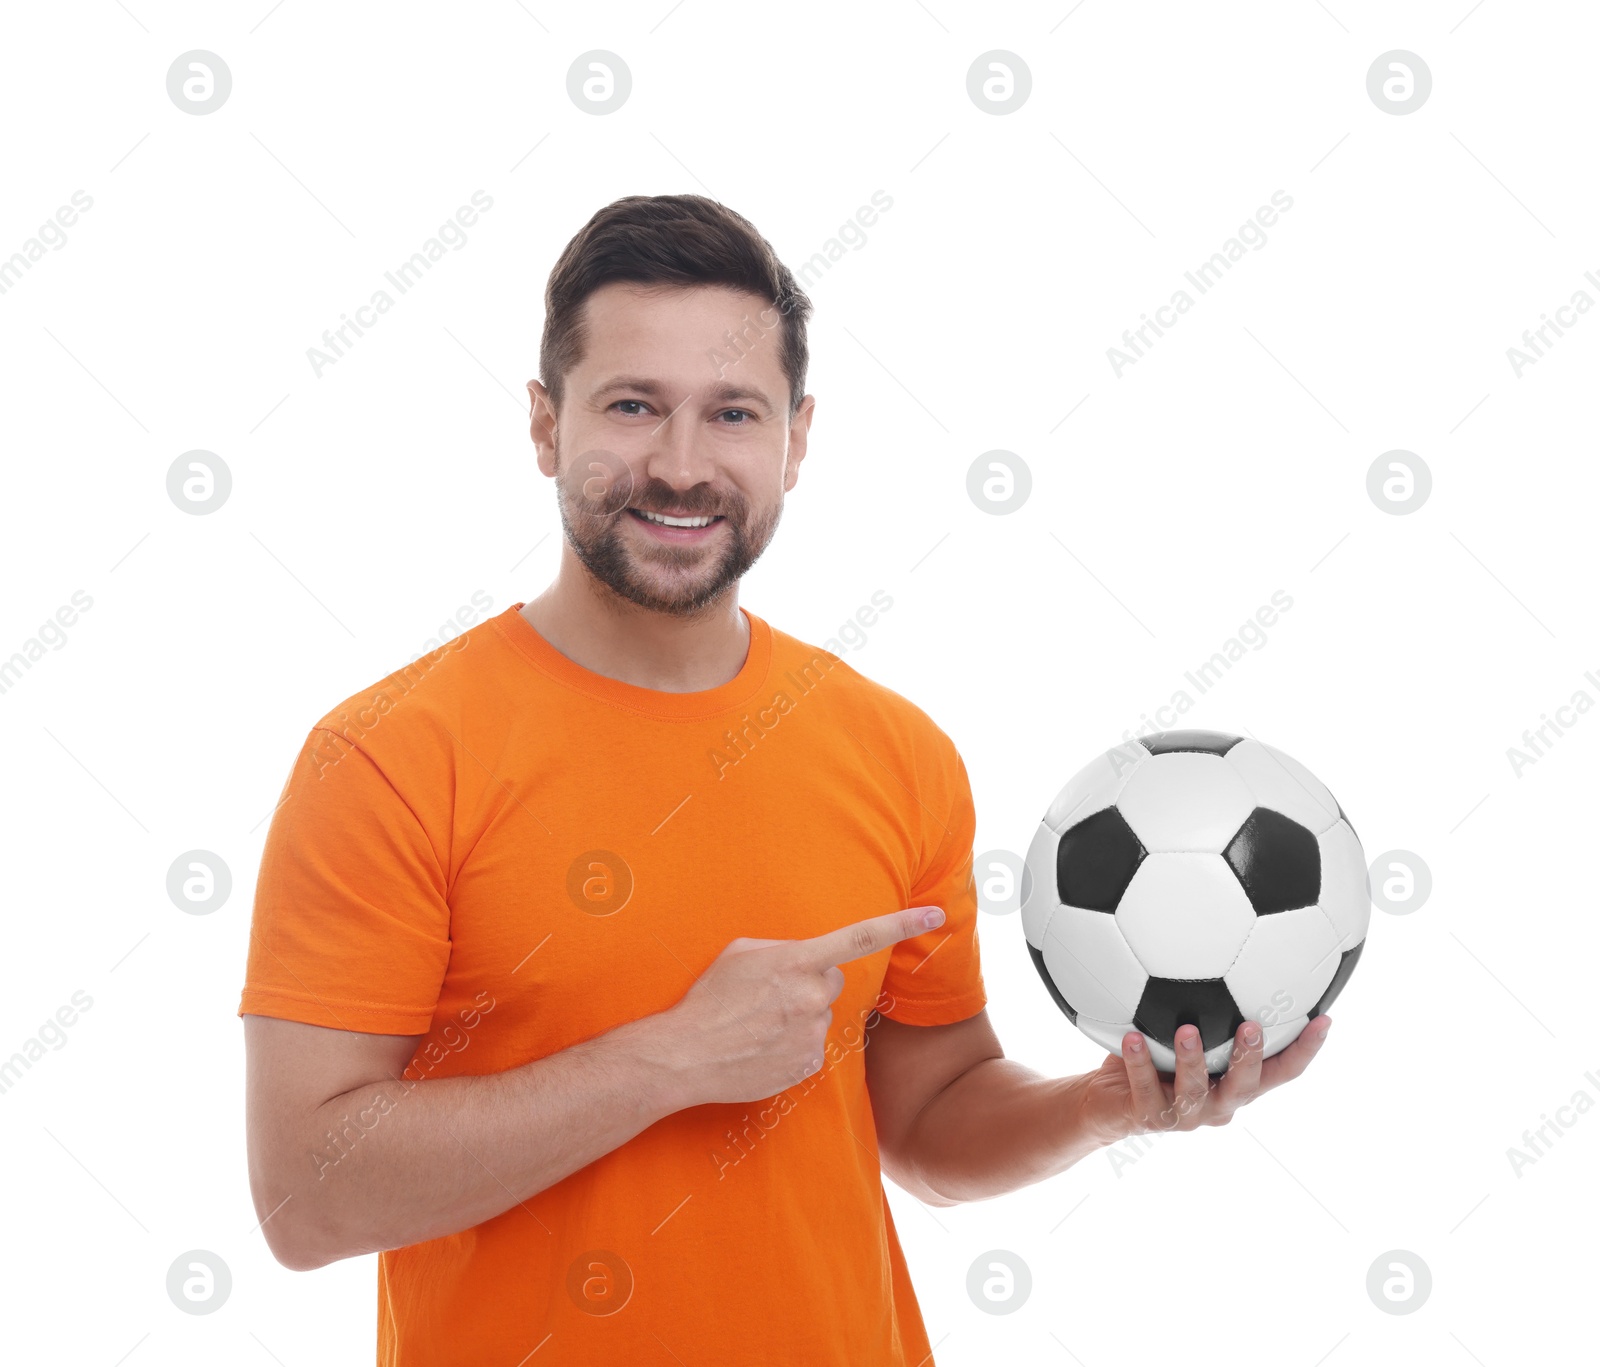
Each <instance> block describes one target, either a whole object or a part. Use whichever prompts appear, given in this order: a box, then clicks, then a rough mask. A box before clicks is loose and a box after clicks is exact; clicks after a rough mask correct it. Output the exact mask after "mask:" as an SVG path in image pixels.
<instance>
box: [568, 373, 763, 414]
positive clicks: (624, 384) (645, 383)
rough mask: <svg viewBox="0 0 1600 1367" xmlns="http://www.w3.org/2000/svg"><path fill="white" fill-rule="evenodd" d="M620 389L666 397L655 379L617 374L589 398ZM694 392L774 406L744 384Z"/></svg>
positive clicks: (760, 392)
mask: <svg viewBox="0 0 1600 1367" xmlns="http://www.w3.org/2000/svg"><path fill="white" fill-rule="evenodd" d="M621 390H632V391H633V392H634V393H636V394H645V395H648V396H649V397H650V398H652V399H657V400H660V399H664V398H665V397H666V387H665V386H664V385H662V384H660V383H658V382H657V381H655V380H650V379H645V378H644V377H643V376H639V375H617V376H613V377H612V378H611V379H609V380H607V381H606V382H605V383H604V384H602V385H601V386H600V387H599V388H597V389H594V390H591V391H590V394H589V398H590V400H591V401H596V400H599V399H603V398H605V397H606V396H607V395H608V394H615V393H618V392H619V391H621ZM696 392H703V393H704V394H706V395H707V396H708V397H709V398H710V399H711V400H712V401H713V402H715V403H749V402H751V401H752V400H753V401H754V402H756V403H759V404H761V405H762V406H763V407H765V408H768V409H773V408H775V407H776V405H775V404H774V403H773V402H772V400H771V399H769V398H768V397H767V395H766V393H765V391H763V390H760V389H756V388H753V387H749V386H744V385H734V384H718V385H713V386H711V387H710V388H709V389H706V390H703V391H696Z"/></svg>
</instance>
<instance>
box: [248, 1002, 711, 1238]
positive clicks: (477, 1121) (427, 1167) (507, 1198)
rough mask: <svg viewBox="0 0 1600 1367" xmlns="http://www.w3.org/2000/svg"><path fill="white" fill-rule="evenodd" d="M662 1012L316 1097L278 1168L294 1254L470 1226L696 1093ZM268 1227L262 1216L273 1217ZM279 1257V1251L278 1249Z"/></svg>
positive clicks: (605, 1150)
mask: <svg viewBox="0 0 1600 1367" xmlns="http://www.w3.org/2000/svg"><path fill="white" fill-rule="evenodd" d="M658 1019H659V1018H657V1017H647V1018H646V1019H644V1020H640V1021H633V1022H629V1023H628V1024H626V1025H623V1026H619V1027H618V1028H617V1029H615V1030H612V1031H609V1032H607V1033H606V1034H604V1035H600V1036H597V1037H596V1038H594V1039H591V1040H586V1041H584V1042H583V1043H580V1044H577V1045H574V1046H572V1047H571V1048H568V1049H564V1050H562V1051H560V1052H559V1053H556V1054H552V1055H550V1056H549V1057H547V1058H542V1059H536V1060H534V1061H533V1062H531V1063H528V1064H525V1065H523V1066H522V1067H519V1068H513V1069H510V1070H508V1071H506V1072H502V1073H494V1074H488V1075H485V1076H481V1077H470V1076H463V1077H450V1078H437V1079H430V1080H425V1081H418V1082H413V1081H408V1080H404V1079H401V1080H386V1081H383V1082H374V1083H369V1084H367V1085H365V1086H362V1087H358V1088H355V1089H353V1090H352V1091H349V1092H347V1093H345V1094H343V1095H341V1096H336V1097H333V1098H332V1099H330V1100H329V1101H327V1102H325V1103H324V1104H323V1105H322V1106H321V1107H319V1108H318V1110H317V1112H316V1114H315V1116H314V1117H312V1118H311V1120H310V1121H309V1122H308V1123H307V1126H306V1129H305V1134H306V1136H307V1139H308V1143H307V1144H306V1151H305V1152H304V1153H303V1154H300V1155H297V1158H298V1161H297V1162H296V1161H295V1159H290V1160H289V1162H290V1167H289V1171H288V1173H287V1174H284V1177H285V1179H286V1181H285V1182H280V1184H279V1185H280V1186H283V1187H285V1190H283V1191H282V1193H281V1194H280V1195H279V1196H278V1198H277V1199H278V1200H279V1201H282V1199H283V1197H284V1196H289V1195H292V1200H291V1201H290V1202H289V1203H288V1204H287V1205H285V1206H282V1207H280V1209H281V1213H280V1214H279V1215H277V1216H275V1217H273V1218H274V1219H275V1220H286V1221H287V1226H288V1230H289V1231H290V1232H289V1233H287V1235H286V1242H288V1243H289V1244H290V1245H291V1251H290V1259H285V1260H286V1261H290V1260H291V1259H292V1262H291V1265H298V1266H304V1267H320V1266H322V1265H324V1264H325V1263H329V1262H334V1261H336V1260H338V1259H340V1258H349V1257H354V1256H356V1255H358V1254H362V1253H371V1252H377V1251H380V1250H383V1249H390V1248H400V1247H404V1246H405V1245H407V1244H414V1243H419V1242H421V1241H423V1240H426V1239H433V1238H438V1237H440V1236H442V1235H445V1234H453V1233H456V1232H457V1231H459V1230H463V1229H468V1228H470V1227H471V1226H473V1225H476V1224H480V1223H481V1222H483V1221H484V1220H488V1219H491V1218H493V1217H494V1216H496V1215H499V1214H500V1213H501V1212H503V1211H505V1210H509V1209H510V1208H512V1207H513V1206H515V1205H517V1204H518V1203H519V1202H522V1201H525V1200H527V1199H528V1198H530V1197H532V1196H534V1195H535V1194H537V1193H538V1192H541V1191H543V1190H544V1189H545V1188H546V1187H549V1186H552V1185H554V1184H555V1183H557V1182H559V1181H561V1179H562V1178H564V1177H567V1176H568V1175H570V1174H571V1173H574V1172H576V1171H578V1169H580V1168H582V1167H585V1166H586V1165H587V1164H589V1163H592V1162H593V1161H594V1160H595V1159H597V1158H599V1157H601V1156H602V1155H604V1154H607V1153H610V1152H611V1151H612V1150H613V1149H615V1148H618V1147H619V1146H621V1145H622V1144H625V1143H626V1142H627V1141H628V1140H630V1139H632V1138H633V1137H634V1136H635V1135H636V1134H638V1133H639V1132H640V1131H642V1130H644V1129H647V1128H648V1127H649V1126H650V1125H653V1124H654V1123H655V1122H656V1121H657V1120H660V1119H661V1118H662V1117H663V1116H666V1115H670V1114H672V1113H673V1112H674V1111H676V1110H679V1109H682V1107H683V1106H684V1105H687V1104H692V1103H691V1098H690V1096H689V1093H688V1091H687V1088H686V1085H685V1080H684V1078H683V1076H682V1074H681V1071H680V1070H678V1069H677V1068H676V1067H675V1065H674V1064H673V1062H672V1060H671V1057H670V1054H669V1052H668V1051H667V1050H666V1049H664V1048H662V1047H661V1034H660V1032H659V1030H658V1028H657V1022H658ZM269 1229H270V1226H269ZM280 1256H282V1255H280Z"/></svg>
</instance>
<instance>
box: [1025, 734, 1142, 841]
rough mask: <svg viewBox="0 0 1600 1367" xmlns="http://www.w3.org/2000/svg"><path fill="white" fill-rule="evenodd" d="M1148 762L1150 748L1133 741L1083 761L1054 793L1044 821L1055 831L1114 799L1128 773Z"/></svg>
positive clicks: (1101, 809) (1063, 828)
mask: <svg viewBox="0 0 1600 1367" xmlns="http://www.w3.org/2000/svg"><path fill="white" fill-rule="evenodd" d="M1148 763H1150V752H1149V751H1148V750H1146V749H1145V748H1144V746H1142V745H1139V744H1137V743H1133V744H1129V745H1118V746H1113V747H1112V748H1111V749H1110V750H1107V751H1106V752H1105V753H1104V754H1103V755H1100V756H1098V757H1096V758H1095V759H1092V760H1090V761H1089V763H1088V764H1085V765H1084V766H1083V768H1081V769H1080V770H1078V772H1077V773H1075V774H1074V775H1073V776H1072V777H1071V778H1070V779H1068V780H1067V784H1066V787H1064V788H1063V789H1062V790H1061V791H1060V792H1059V793H1057V794H1056V797H1055V801H1053V802H1052V803H1051V804H1050V807H1049V810H1047V811H1046V812H1045V814H1044V823H1045V825H1047V826H1049V827H1050V828H1051V830H1053V831H1055V832H1056V833H1057V834H1058V835H1059V834H1060V833H1061V832H1062V831H1064V830H1066V828H1067V827H1068V826H1076V825H1077V824H1078V822H1080V821H1082V820H1083V819H1084V818H1085V817H1090V816H1093V815H1094V814H1095V813H1096V812H1098V811H1103V810H1104V809H1105V808H1107V807H1109V806H1110V805H1111V804H1112V803H1113V802H1115V801H1116V800H1117V794H1118V793H1120V792H1121V791H1122V786H1123V784H1125V783H1126V782H1127V781H1128V779H1129V777H1130V776H1131V775H1132V774H1134V773H1135V772H1137V770H1139V769H1140V768H1141V767H1143V766H1144V765H1146V764H1148Z"/></svg>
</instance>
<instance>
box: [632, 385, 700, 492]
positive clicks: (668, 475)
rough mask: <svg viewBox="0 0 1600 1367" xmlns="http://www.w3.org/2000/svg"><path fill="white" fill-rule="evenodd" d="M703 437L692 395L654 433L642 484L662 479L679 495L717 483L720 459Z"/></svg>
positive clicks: (680, 402) (641, 478) (646, 459)
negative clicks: (697, 487)
mask: <svg viewBox="0 0 1600 1367" xmlns="http://www.w3.org/2000/svg"><path fill="white" fill-rule="evenodd" d="M703 437H704V433H703V431H702V429H701V426H700V421H699V414H698V410H697V407H696V396H695V395H694V394H692V393H691V394H689V395H687V396H685V397H684V398H683V399H681V400H680V401H679V403H678V406H677V407H676V408H674V409H673V410H672V411H671V412H670V413H669V414H668V415H667V416H666V417H665V418H664V419H662V421H661V423H660V424H659V425H658V426H657V427H656V428H655V429H654V430H653V431H652V433H651V438H650V443H649V447H648V450H647V451H646V453H645V459H644V466H643V469H642V470H641V471H640V472H639V473H640V479H639V481H638V482H639V483H640V484H645V483H648V482H649V481H650V480H652V479H658V480H660V481H662V482H663V483H664V484H667V485H669V486H670V487H671V488H672V490H673V492H674V493H676V494H682V493H686V492H687V491H688V490H690V489H692V488H694V487H695V486H696V485H697V484H711V483H713V482H714V481H715V479H716V475H717V466H716V458H715V455H714V452H713V450H712V449H711V444H710V443H708V442H706V441H705V440H703Z"/></svg>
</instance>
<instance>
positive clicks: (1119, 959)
mask: <svg viewBox="0 0 1600 1367" xmlns="http://www.w3.org/2000/svg"><path fill="white" fill-rule="evenodd" d="M1044 966H1045V967H1046V968H1047V969H1048V970H1049V971H1050V978H1051V980H1052V981H1053V982H1054V983H1055V985H1056V986H1057V987H1059V988H1060V989H1061V995H1062V996H1064V997H1065V998H1066V999H1067V1001H1068V1002H1070V1003H1071V1005H1072V1007H1073V1009H1074V1010H1075V1011H1078V1012H1080V1013H1082V1014H1083V1015H1086V1016H1090V1017H1092V1018H1094V1019H1096V1020H1122V1019H1125V1018H1127V1019H1131V1018H1132V1016H1133V1012H1134V1008H1135V1007H1137V1006H1138V1005H1139V997H1140V996H1141V994H1142V993H1143V992H1144V985H1145V982H1146V981H1147V980H1148V978H1149V974H1147V973H1146V972H1145V971H1144V969H1143V968H1142V967H1141V966H1140V964H1139V961H1138V960H1137V959H1136V958H1134V957H1133V951H1132V950H1131V949H1129V948H1128V942H1127V941H1126V940H1124V939H1123V938H1122V931H1121V930H1120V929H1118V927H1117V918H1116V917H1115V916H1113V915H1111V913H1110V912H1105V911H1085V910H1084V909H1083V908H1082V907H1062V908H1060V910H1058V911H1057V912H1056V914H1055V915H1054V916H1052V917H1051V918H1050V923H1049V926H1048V927H1047V929H1046V931H1045V937H1044Z"/></svg>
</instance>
